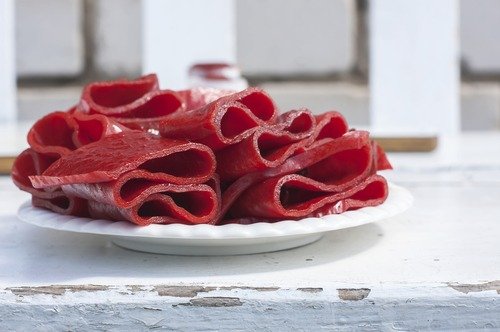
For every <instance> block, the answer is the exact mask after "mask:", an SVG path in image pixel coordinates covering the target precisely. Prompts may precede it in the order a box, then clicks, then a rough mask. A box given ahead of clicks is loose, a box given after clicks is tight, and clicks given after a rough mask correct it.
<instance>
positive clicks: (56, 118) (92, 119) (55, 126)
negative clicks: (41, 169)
mask: <svg viewBox="0 0 500 332" xmlns="http://www.w3.org/2000/svg"><path fill="white" fill-rule="evenodd" d="M124 130H127V129H126V128H125V127H123V126H122V125H120V124H119V123H117V122H114V121H113V120H111V119H109V118H107V117H105V116H103V115H98V114H95V115H87V114H82V113H69V112H53V113H50V114H47V115H46V116H44V117H43V118H41V119H40V120H38V121H37V122H35V124H34V125H33V127H31V129H30V131H29V132H28V144H29V145H30V146H31V147H32V148H33V149H34V150H35V151H37V152H40V153H44V154H52V155H57V156H63V155H65V154H68V153H70V152H71V151H73V150H75V149H77V148H78V147H80V146H82V145H86V144H89V143H91V142H95V141H98V140H100V139H102V138H103V137H105V136H108V135H112V134H114V133H119V132H122V131H124Z"/></svg>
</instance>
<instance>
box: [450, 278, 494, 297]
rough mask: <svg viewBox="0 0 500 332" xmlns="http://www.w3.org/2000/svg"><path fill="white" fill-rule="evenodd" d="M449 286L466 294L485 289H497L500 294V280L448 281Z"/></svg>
mask: <svg viewBox="0 0 500 332" xmlns="http://www.w3.org/2000/svg"><path fill="white" fill-rule="evenodd" d="M448 286H449V287H451V288H453V289H454V290H456V291H458V292H460V293H464V294H468V293H470V292H474V293H477V292H485V291H496V292H497V294H500V280H494V281H490V282H485V283H482V284H460V283H448Z"/></svg>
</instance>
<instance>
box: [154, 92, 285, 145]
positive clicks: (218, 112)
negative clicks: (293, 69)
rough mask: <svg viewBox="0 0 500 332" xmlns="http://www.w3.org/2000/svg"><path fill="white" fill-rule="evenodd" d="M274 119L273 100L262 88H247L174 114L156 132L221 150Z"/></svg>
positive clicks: (272, 121)
mask: <svg viewBox="0 0 500 332" xmlns="http://www.w3.org/2000/svg"><path fill="white" fill-rule="evenodd" d="M275 120H276V106H275V105H274V102H273V101H272V99H271V98H270V97H269V96H268V95H267V94H266V93H265V92H264V91H262V90H261V89H258V88H249V89H246V90H243V91H241V92H238V93H235V94H232V95H228V96H225V97H222V98H219V99H217V100H216V101H214V102H211V103H210V104H208V105H205V106H204V107H202V108H200V109H197V110H193V111H188V112H176V113H173V114H172V115H170V116H169V117H168V118H167V119H165V120H164V121H162V122H161V123H160V126H159V132H160V135H161V136H163V137H168V138H175V139H187V140H190V141H195V142H199V143H203V144H206V145H208V146H209V147H210V148H212V149H214V150H220V149H222V148H224V147H226V146H228V145H231V144H235V143H238V142H240V141H241V140H243V139H244V138H246V137H248V136H250V135H251V134H252V133H253V132H254V131H255V130H256V129H257V128H258V127H259V126H262V125H264V124H266V123H274V122H275Z"/></svg>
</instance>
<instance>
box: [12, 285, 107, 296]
mask: <svg viewBox="0 0 500 332" xmlns="http://www.w3.org/2000/svg"><path fill="white" fill-rule="evenodd" d="M108 289H109V287H108V286H104V285H50V286H35V287H28V286H21V287H10V288H6V290H9V291H11V292H12V294H14V295H17V296H33V295H40V294H42V295H53V296H60V295H64V294H65V293H66V292H71V293H76V292H97V291H105V290H108Z"/></svg>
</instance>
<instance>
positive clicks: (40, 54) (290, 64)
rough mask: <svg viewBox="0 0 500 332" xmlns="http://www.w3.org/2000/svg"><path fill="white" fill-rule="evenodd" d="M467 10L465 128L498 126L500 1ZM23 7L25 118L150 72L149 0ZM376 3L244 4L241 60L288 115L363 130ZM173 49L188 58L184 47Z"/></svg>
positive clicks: (469, 2)
mask: <svg viewBox="0 0 500 332" xmlns="http://www.w3.org/2000/svg"><path fill="white" fill-rule="evenodd" d="M208 2H209V1H208ZM458 4H459V8H460V14H457V15H459V16H458V17H459V29H458V31H459V59H458V61H457V62H459V63H460V70H461V84H460V90H459V91H460V93H459V109H460V115H461V124H460V126H461V129H462V130H465V131H469V130H497V129H500V43H499V42H498V33H499V31H500V1H497V0H460V1H458ZM14 6H15V8H14V9H15V22H14V25H15V52H16V56H15V61H16V65H15V67H16V69H15V72H16V76H17V84H18V90H17V118H18V119H20V120H33V119H36V118H39V117H40V116H42V115H43V114H45V113H48V112H51V111H53V110H58V109H65V108H67V107H69V106H71V105H73V104H74V103H75V102H76V101H77V100H78V98H79V96H80V93H81V88H82V86H83V85H84V84H86V83H87V82H89V81H94V80H106V79H114V78H119V77H128V78H134V77H137V76H139V75H140V74H141V73H142V72H143V69H144V63H145V59H144V57H145V56H147V55H145V52H144V47H145V46H144V45H145V41H144V27H145V26H146V23H148V22H145V20H147V19H148V17H149V16H148V15H144V12H143V11H144V10H145V9H144V4H143V2H142V1H141V0H16V1H15V2H14ZM369 6H370V1H367V0H315V1H311V0H292V1H285V0H261V1H252V0H237V1H236V2H235V3H234V13H233V14H234V18H233V21H231V22H234V26H232V27H231V28H232V29H234V34H235V46H234V47H235V49H236V51H235V54H236V55H235V57H236V61H235V62H236V63H237V64H238V66H239V67H240V68H241V71H242V74H243V76H244V77H245V78H246V79H247V80H248V81H249V83H250V84H251V85H259V86H262V87H264V88H265V89H267V91H268V92H269V93H270V94H271V95H272V96H273V97H274V98H275V99H276V100H277V103H278V104H279V105H280V106H281V107H282V108H284V109H289V108H293V107H296V106H305V105H307V106H309V107H310V108H312V109H313V110H316V111H325V110H328V109H331V108H333V107H334V108H336V109H338V110H340V111H341V112H342V113H344V114H345V115H346V117H347V118H348V120H349V121H350V123H352V124H353V125H355V126H356V125H357V126H365V125H368V124H369V122H370V120H369V119H370V115H369V98H370V97H369V96H370V94H369V88H368V86H369V84H368V82H369V74H370V68H369V67H370V64H369V58H370V47H369V45H370V44H369V36H370V24H369V15H368V9H369ZM430 15H432V11H431V12H430ZM207 29H210V27H209V26H208V27H207ZM177 33H178V34H181V35H182V33H183V31H182V30H179V31H177ZM159 35H160V36H161V34H159ZM156 38H158V35H157V37H156ZM160 39H161V38H160ZM277 40H279V41H280V42H279V43H277V42H276V41H277ZM160 42H164V43H168V41H167V40H163V41H162V40H159V41H158V43H160ZM171 52H172V54H173V57H174V58H175V57H176V56H177V57H179V56H180V57H182V50H179V49H176V48H175V47H172V50H171ZM179 54H180V55H179ZM164 61H165V62H168V61H170V60H169V59H168V58H166V59H164ZM160 80H161V81H162V83H163V86H164V87H168V86H169V82H168V81H166V78H164V77H162V76H160Z"/></svg>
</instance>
